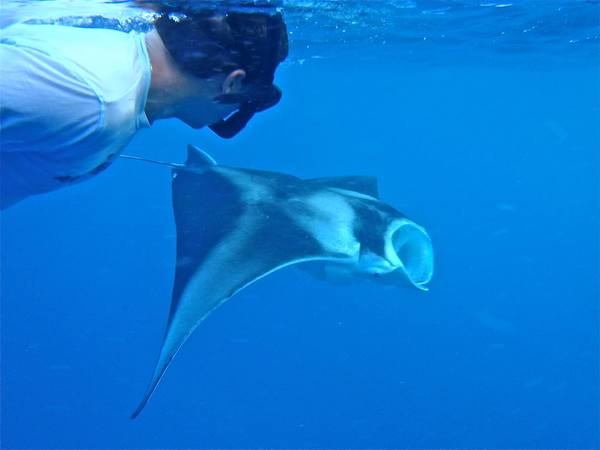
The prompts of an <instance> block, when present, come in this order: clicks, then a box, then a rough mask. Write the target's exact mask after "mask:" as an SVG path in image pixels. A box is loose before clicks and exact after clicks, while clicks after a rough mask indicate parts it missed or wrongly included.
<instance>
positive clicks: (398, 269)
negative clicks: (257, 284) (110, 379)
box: [132, 146, 433, 418]
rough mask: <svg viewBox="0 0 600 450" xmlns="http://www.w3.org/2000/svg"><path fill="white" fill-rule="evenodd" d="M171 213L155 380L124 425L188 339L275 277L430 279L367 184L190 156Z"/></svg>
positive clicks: (422, 257)
mask: <svg viewBox="0 0 600 450" xmlns="http://www.w3.org/2000/svg"><path fill="white" fill-rule="evenodd" d="M173 211H174V215H175V223H176V228H177V262H176V272H175V281H174V285H173V295H172V302H171V310H170V313H169V319H168V324H167V330H166V333H165V337H164V342H163V346H162V349H161V352H160V356H159V358H158V362H157V365H156V369H155V371H154V375H153V377H152V380H151V381H150V384H149V386H148V389H147V390H146V392H145V394H144V397H143V399H142V401H141V403H140V405H139V406H138V407H137V409H136V410H135V411H134V413H133V414H132V418H135V417H137V416H138V414H139V413H140V412H141V411H142V409H143V408H144V406H145V405H146V403H147V402H148V400H149V398H150V396H151V395H152V393H153V392H154V390H155V389H156V386H157V385H158V383H159V381H160V379H161V377H162V376H163V374H164V372H165V370H166V369H167V367H168V366H169V364H170V362H171V360H172V359H173V357H174V356H175V354H176V353H177V351H178V350H179V349H180V348H181V346H182V345H183V343H184V342H185V341H186V340H187V338H188V337H189V336H190V335H191V334H192V332H193V331H194V329H195V328H196V327H197V326H198V325H199V324H200V323H201V322H202V321H203V320H204V319H205V318H206V317H207V316H208V315H209V314H210V313H211V312H212V311H213V310H214V309H215V308H217V307H218V306H219V305H221V304H222V303H223V302H225V301H226V300H227V299H229V298H230V297H231V296H232V295H234V294H235V293H237V292H238V291H239V290H241V289H243V288H244V287H246V286H248V285H249V284H251V283H253V282H254V281H256V280H258V279H259V278H262V277H264V276H265V275H268V274H269V273H271V272H273V271H275V270H277V269H281V268H283V267H285V266H289V265H292V264H297V263H303V262H308V261H312V262H317V263H319V264H317V265H318V266H320V268H319V271H320V273H321V274H324V275H326V276H336V277H340V276H342V277H353V276H366V275H367V276H377V279H378V280H381V281H385V282H392V283H395V282H401V283H402V282H403V283H406V282H408V283H409V284H412V285H414V286H416V287H417V288H419V289H422V290H426V289H427V288H426V285H427V283H428V282H429V281H430V279H431V276H432V273H433V253H432V246H431V241H430V239H429V237H428V235H427V233H426V232H425V230H424V229H423V228H421V227H420V226H418V225H416V224H415V223H414V222H412V221H410V220H408V219H407V218H406V217H404V215H402V214H401V213H400V212H398V211H396V210H395V209H393V208H392V207H390V206H388V205H387V204H385V203H383V202H381V201H380V200H379V199H378V192H377V181H376V179H375V178H371V177H334V178H319V179H314V180H301V179H299V178H296V177H293V176H290V175H285V174H280V173H273V172H262V171H257V170H247V169H236V168H230V167H223V166H219V165H217V164H216V163H215V161H214V160H213V159H212V158H211V157H210V156H208V155H207V154H206V153H204V152H202V151H201V150H199V149H197V148H195V147H193V146H190V147H189V149H188V159H187V161H186V164H185V165H183V166H177V165H173ZM312 267H313V268H314V267H315V264H313V265H312Z"/></svg>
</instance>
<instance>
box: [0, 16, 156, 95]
mask: <svg viewBox="0 0 600 450" xmlns="http://www.w3.org/2000/svg"><path fill="white" fill-rule="evenodd" d="M7 39H8V40H12V41H13V42H14V43H16V45H22V46H27V47H30V48H35V49H36V50H38V51H40V52H43V53H45V54H47V55H48V56H49V57H50V58H51V59H53V60H54V61H57V62H61V63H62V64H63V65H65V67H69V68H70V69H71V70H73V71H75V72H78V73H79V74H80V75H81V77H82V79H83V80H85V82H86V83H88V84H89V85H90V86H91V87H92V88H93V89H94V90H95V91H96V92H97V93H98V94H99V95H100V96H102V98H103V100H106V101H113V100H115V99H118V98H119V97H121V96H122V95H124V93H125V92H127V91H128V90H129V89H131V88H132V86H134V85H135V84H136V83H138V82H139V79H140V77H142V76H145V75H147V74H148V73H149V71H150V64H149V61H148V57H147V54H146V49H145V44H144V38H143V35H141V34H140V33H135V32H131V33H126V32H123V31H118V30H112V29H102V28H78V27H71V26H62V25H28V24H19V25H13V26H11V27H9V28H8V29H6V31H5V32H3V33H2V40H3V41H5V40H7Z"/></svg>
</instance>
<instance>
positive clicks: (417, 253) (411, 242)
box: [388, 219, 433, 290]
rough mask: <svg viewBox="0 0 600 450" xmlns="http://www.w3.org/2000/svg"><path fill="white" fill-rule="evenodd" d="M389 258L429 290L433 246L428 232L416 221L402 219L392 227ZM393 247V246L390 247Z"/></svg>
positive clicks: (410, 278)
mask: <svg viewBox="0 0 600 450" xmlns="http://www.w3.org/2000/svg"><path fill="white" fill-rule="evenodd" d="M389 239H390V241H388V242H389V243H391V246H388V253H392V254H389V255H388V258H389V259H390V260H391V261H394V262H395V263H396V264H397V265H398V266H400V267H399V269H400V270H402V271H403V272H404V274H405V275H406V277H407V278H408V280H409V281H410V282H411V283H412V284H413V285H414V286H416V287H417V288H419V289H422V290H427V289H428V287H427V283H429V282H430V281H431V278H432V276H433V246H432V244H431V239H430V238H429V235H428V234H427V232H426V231H425V230H424V229H423V228H422V227H420V226H419V225H417V224H416V223H414V222H411V221H410V220H408V219H402V220H399V221H397V222H395V223H394V224H393V225H392V227H390V234H389ZM390 247H391V248H390Z"/></svg>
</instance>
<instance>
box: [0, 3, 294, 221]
mask: <svg viewBox="0 0 600 450" xmlns="http://www.w3.org/2000/svg"><path fill="white" fill-rule="evenodd" d="M0 37H1V39H0V61H2V64H1V66H0V183H1V185H0V209H4V208H7V207H9V206H11V205H13V204H15V203H17V202H19V201H20V200H23V199H24V198H26V197H29V196H31V195H34V194H39V193H43V192H49V191H53V190H56V189H59V188H61V187H63V186H68V185H69V184H72V183H76V182H79V181H82V180H85V179H87V178H89V177H91V176H93V175H95V174H97V173H99V172H101V171H102V170H103V169H105V168H106V167H108V166H109V165H110V164H111V162H112V161H113V160H114V158H115V157H116V156H117V155H118V154H119V153H120V152H121V151H122V150H123V149H124V148H125V147H126V146H127V144H128V143H129V141H130V140H131V138H132V137H133V136H134V134H135V133H136V132H137V131H138V130H139V129H141V128H147V127H149V126H150V125H151V124H152V123H153V122H154V121H156V120H159V119H166V118H177V119H180V120H182V121H183V122H184V123H186V124H187V125H189V126H191V127H193V128H196V129H197V128H202V127H205V126H209V128H210V129H211V130H212V131H214V132H215V133H216V134H218V135H219V136H221V137H223V138H231V137H233V136H234V135H236V134H237V133H238V132H239V131H240V130H241V129H242V128H244V127H245V126H246V124H247V123H248V121H249V120H250V119H251V118H252V116H253V115H254V114H255V113H256V112H259V111H262V110H264V109H267V108H269V107H271V106H273V105H275V104H276V103H277V102H278V101H279V99H280V98H281V91H280V90H279V88H278V87H277V86H275V85H274V84H273V79H274V73H275V70H276V68H277V66H278V65H279V63H280V62H281V61H283V60H284V59H285V58H286V56H287V44H288V42H287V30H286V26H285V23H284V21H283V18H282V16H281V14H280V13H278V12H276V13H274V14H269V13H266V12H264V13H263V12H261V13H258V12H252V13H244V12H231V13H227V14H217V13H215V12H214V11H195V12H185V13H178V14H173V13H172V12H162V13H160V14H159V15H158V18H157V20H156V21H155V23H154V29H153V30H152V31H150V32H148V33H145V34H144V33H137V32H131V33H125V32H121V31H116V30H108V29H99V28H76V27H69V26H61V25H39V24H25V23H22V24H16V25H12V26H10V27H8V28H6V29H4V30H2V34H1V36H0Z"/></svg>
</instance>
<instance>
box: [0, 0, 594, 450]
mask: <svg viewBox="0 0 600 450" xmlns="http://www.w3.org/2000/svg"><path fill="white" fill-rule="evenodd" d="M340 4H342V5H340ZM482 5H488V6H482ZM109 6H110V5H109ZM560 8H563V9H562V10H560ZM284 9H285V6H284ZM287 14H288V17H289V20H290V23H289V25H290V31H291V32H292V34H291V38H292V47H291V50H292V54H291V55H290V60H289V61H288V62H287V63H286V64H284V65H283V66H282V67H281V68H280V69H279V72H278V75H277V81H278V84H279V85H280V86H281V87H282V89H283V91H284V98H283V100H282V102H281V103H280V104H279V105H278V106H277V107H276V108H274V109H272V110H268V111H266V112H263V113H260V114H259V115H257V116H256V117H255V118H254V119H253V121H252V122H251V124H250V125H249V126H248V128H247V129H246V130H244V132H242V133H241V134H240V135H239V136H238V137H236V138H235V139H233V140H231V141H223V140H220V139H219V138H217V137H215V136H213V135H211V133H210V132H208V131H194V130H191V129H189V128H187V127H185V126H184V125H182V124H180V123H177V122H174V121H173V122H170V121H168V122H163V123H157V124H156V125H155V126H153V127H152V129H150V130H146V131H144V132H142V133H140V134H139V135H138V136H136V138H135V139H134V141H133V142H132V143H131V144H130V146H129V147H128V149H127V151H126V153H128V154H132V155H140V156H144V157H149V158H157V159H163V160H164V159H168V160H172V161H182V160H183V159H184V157H185V147H186V145H187V144H188V143H194V144H197V145H199V146H200V147H202V148H204V149H206V150H208V151H209V152H210V153H211V154H212V155H213V156H214V157H215V159H217V161H219V163H222V164H227V165H232V166H239V167H252V168H259V169H264V170H273V171H278V172H285V173H291V174H294V175H297V176H301V177H307V178H308V177H318V176H330V175H348V174H365V175H373V176H376V177H378V179H379V181H380V192H381V197H382V199H384V200H385V201H386V202H388V203H390V204H392V205H394V206H396V207H397V208H398V209H400V210H401V211H403V212H405V213H406V214H407V215H408V216H409V217H411V218H412V219H414V220H415V221H416V222H418V223H420V224H422V225H423V226H425V227H426V228H427V230H428V231H429V233H430V235H431V237H432V239H433V242H434V249H435V252H436V268H435V270H436V272H435V276H434V279H433V282H432V284H431V290H430V291H429V292H427V293H423V292H417V291H416V290H411V289H397V288H391V287H385V286H384V287H382V286H381V285H377V284H374V283H360V284H353V285H348V286H344V285H341V286H340V285H332V284H328V283H325V282H323V281H320V280H316V279H313V278H311V277H310V276H309V275H308V274H306V273H304V272H301V271H299V270H295V269H291V268H290V269H286V270H282V271H279V272H276V273H274V274H272V275H270V276H268V277H266V278H264V279H262V280H260V281H259V282H257V283H256V284H254V285H252V286H250V287H248V288H247V289H246V290H244V291H242V292H241V293H240V294H238V295H237V296H236V297H234V298H233V299H232V300H231V301H230V302H228V303H226V304H225V305H223V306H222V307H221V308H220V309H219V310H217V311H216V312H215V313H214V314H212V315H211V316H210V318H209V319H208V320H206V322H205V323H203V324H202V326H201V327H199V329H198V330H197V331H196V332H195V334H194V335H193V336H192V338H191V339H190V340H189V342H188V343H187V344H186V345H185V346H184V348H183V350H182V351H181V352H180V353H179V354H178V356H177V358H176V359H175V361H174V363H173V365H172V366H171V368H170V369H169V371H168V372H167V374H166V376H165V378H164V380H163V382H162V383H161V385H160V386H159V389H158V390H157V392H156V394H155V396H154V397H153V398H152V400H151V402H150V403H149V405H148V407H147V409H146V410H145V411H144V412H143V414H142V415H141V416H140V417H139V418H138V419H136V420H135V421H131V420H129V418H128V417H129V414H130V413H131V411H132V410H133V408H134V407H135V406H136V404H137V402H138V401H139V399H140V397H141V395H142V393H143V390H144V389H145V387H146V383H147V381H148V379H149V377H150V375H151V371H152V369H153V364H154V363H155V358H156V356H157V353H158V351H159V348H160V343H161V339H162V336H163V331H164V325H165V321H166V317H167V312H168V308H169V302H170V295H171V284H172V277H173V271H174V256H175V239H174V238H175V235H174V223H173V219H172V212H171V198H170V195H171V194H170V174H169V171H168V170H166V169H164V168H162V167H158V166H153V165H145V164H142V163H139V162H134V161H125V160H123V161H118V162H117V163H115V164H114V165H113V166H112V167H111V168H110V169H109V170H107V171H105V172H104V173H102V174H101V175H99V176H97V177H95V178H94V179H92V180H90V181H88V182H85V183H82V184H79V185H76V186H73V187H71V188H68V189H63V190H61V191H57V192H54V193H51V194H48V195H44V196H39V197H35V198H31V199H28V200H27V201H24V202H23V203H21V204H19V205H17V206H15V207H13V208H11V209H8V210H7V211H5V212H4V213H2V217H1V231H0V232H1V239H2V240H1V252H0V253H1V255H0V256H1V260H0V262H1V267H0V276H1V286H0V294H1V297H2V302H1V307H2V310H1V326H2V330H1V333H2V334H1V338H2V341H1V351H2V355H1V357H2V359H1V363H2V366H1V375H2V378H1V386H0V393H1V413H2V414H1V428H0V431H1V446H2V448H209V447H213V448H214V447H218V448H257V447H262V448H265V447H274V448H275V447H276V448H309V447H310V448H342V447H351V448H367V447H369V448H441V447H444V448H483V447H485V448H550V447H552V448H598V447H599V446H600V430H599V421H600V413H599V405H600V388H599V379H600V361H599V355H600V324H599V313H600V311H599V303H598V299H599V273H600V267H599V262H600V261H599V250H600V241H599V236H600V233H599V229H600V228H599V226H600V223H599V217H600V186H599V182H598V179H599V170H600V154H599V151H598V150H599V149H600V127H599V123H600V122H599V119H600V83H599V81H600V57H599V52H598V51H599V50H600V47H599V34H600V31H599V30H600V25H599V22H600V21H599V19H598V15H599V5H598V3H597V2H591V1H588V2H583V1H582V2H569V3H567V2H556V3H555V4H554V3H552V2H520V3H519V4H514V5H513V4H510V3H509V2H506V3H492V2H489V3H485V2H477V3H469V2H465V3H460V2H455V1H449V2H443V1H439V2H434V1H427V2H420V1H415V2H399V1H393V0H387V1H385V2H383V1H382V2H380V3H376V2H365V3H364V5H363V6H362V7H361V6H360V5H359V4H358V3H357V2H348V3H346V4H344V2H333V1H329V2H325V1H323V2H295V3H290V4H289V10H288V13H287ZM63 15H64V16H67V15H66V14H63ZM73 15H74V16H77V15H79V14H73ZM361 18H362V22H361ZM353 22H356V23H354V25H357V24H363V25H364V26H362V27H359V28H351V25H353ZM400 25H402V27H400ZM533 25H535V27H534V28H533V30H530V31H528V32H525V31H523V30H525V29H528V28H530V27H531V26H533ZM336 27H337V28H336ZM345 27H347V28H345ZM524 27H525V28H524ZM344 30H346V31H344ZM444 30H445V32H444V33H442V31H444ZM536 30H537V31H536ZM378 33H379V34H378ZM502 33H504V34H502ZM532 33H533V34H532ZM441 34H445V35H447V36H450V37H451V38H448V39H449V40H448V41H446V40H444V39H447V38H441V37H439V36H440V35H441ZM507 35H508V37H505V36H507ZM348 36H349V37H348ZM434 36H438V39H437V40H434V39H433V37H434ZM423 37H426V38H427V39H423ZM419 38H420V39H419ZM432 40H434V41H435V42H433V43H432ZM570 41H573V42H570ZM384 42H385V43H384ZM281 239H282V241H283V240H285V236H281Z"/></svg>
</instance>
